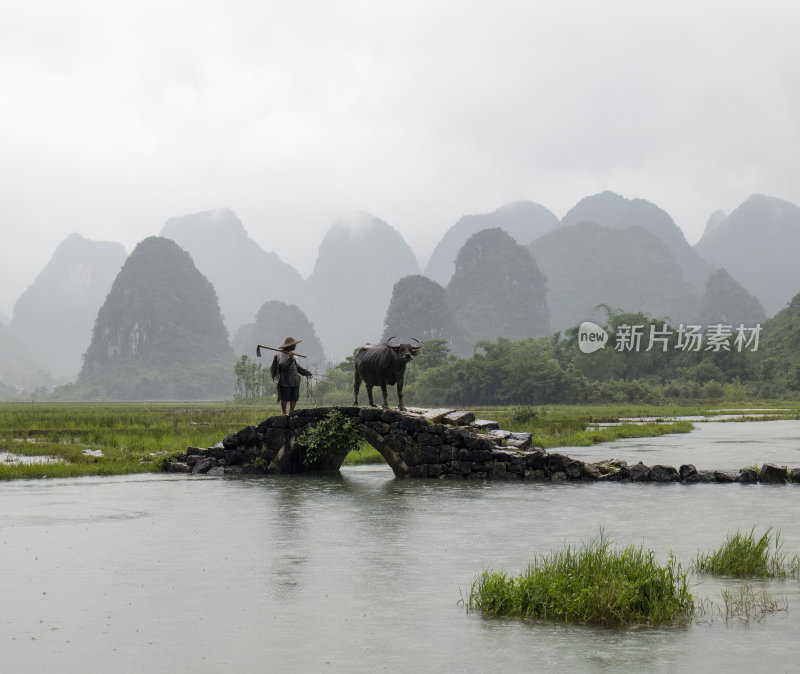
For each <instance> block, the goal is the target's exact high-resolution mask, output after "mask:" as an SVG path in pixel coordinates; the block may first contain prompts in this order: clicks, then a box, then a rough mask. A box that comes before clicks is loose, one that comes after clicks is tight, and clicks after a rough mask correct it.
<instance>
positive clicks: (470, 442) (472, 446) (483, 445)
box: [464, 435, 496, 452]
mask: <svg viewBox="0 0 800 674" xmlns="http://www.w3.org/2000/svg"><path fill="white" fill-rule="evenodd" d="M464 447H466V448H467V449H469V450H470V451H488V452H491V451H492V450H493V449H494V448H495V447H496V445H495V444H494V443H493V442H492V441H491V440H489V438H484V437H482V436H480V435H467V436H466V437H465V438H464Z"/></svg>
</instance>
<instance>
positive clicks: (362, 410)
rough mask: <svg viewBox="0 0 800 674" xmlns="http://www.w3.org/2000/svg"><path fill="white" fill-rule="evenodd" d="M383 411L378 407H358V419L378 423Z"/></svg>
mask: <svg viewBox="0 0 800 674" xmlns="http://www.w3.org/2000/svg"><path fill="white" fill-rule="evenodd" d="M382 414H383V410H382V409H381V408H380V407H359V408H358V418H359V419H361V421H380V418H381V415H382Z"/></svg>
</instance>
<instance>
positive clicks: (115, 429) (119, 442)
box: [0, 402, 800, 480]
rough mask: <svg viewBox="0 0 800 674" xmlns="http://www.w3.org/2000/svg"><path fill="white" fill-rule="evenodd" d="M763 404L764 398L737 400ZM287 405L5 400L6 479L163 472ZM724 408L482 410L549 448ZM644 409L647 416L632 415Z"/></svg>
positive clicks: (0, 467)
mask: <svg viewBox="0 0 800 674" xmlns="http://www.w3.org/2000/svg"><path fill="white" fill-rule="evenodd" d="M759 406H760V407H764V406H765V404H764V403H761V404H759V403H747V404H744V403H742V404H738V405H737V407H739V408H757V407H759ZM767 406H768V405H767ZM781 407H785V408H787V412H786V413H785V415H784V414H781V415H780V416H781V417H785V416H788V417H790V418H798V413H800V408H798V407H797V405H786V404H784V405H781ZM713 409H714V410H716V408H713ZM278 413H279V409H278V407H277V405H276V404H274V403H270V404H265V403H263V402H245V403H242V402H236V403H230V402H228V403H222V402H210V403H173V402H165V403H16V402H14V403H0V480H10V479H21V478H22V479H24V478H40V477H75V476H81V475H113V474H123V473H140V472H151V471H157V470H160V467H161V463H162V462H163V460H164V458H165V457H168V456H170V455H172V454H175V453H179V452H183V451H185V450H186V448H187V447H189V446H196V447H210V446H212V445H215V444H216V443H217V442H219V441H220V440H221V439H222V438H223V437H224V436H225V435H227V434H228V433H231V432H233V431H237V430H239V429H240V428H243V427H244V426H247V425H251V424H257V423H258V422H260V421H261V420H262V419H265V418H266V417H269V416H273V415H275V414H278ZM715 413H716V411H712V410H711V409H710V408H708V407H698V406H692V407H681V406H677V405H676V406H668V407H652V406H641V405H616V406H547V407H535V408H534V407H504V408H480V409H477V410H476V414H477V416H479V417H481V418H485V419H493V420H495V421H497V422H499V423H500V426H501V428H504V429H507V430H513V431H528V432H530V433H531V434H532V436H533V444H534V445H535V446H540V447H545V448H553V447H564V446H579V445H589V444H594V443H597V442H606V441H609V440H615V439H617V438H621V437H643V436H655V435H661V434H664V433H676V432H686V431H689V430H691V428H692V425H691V423H690V422H687V421H675V420H674V417H677V416H684V415H692V416H695V415H707V414H715ZM641 417H647V418H648V421H647V422H646V423H637V422H625V421H624V420H625V419H627V418H641ZM620 420H623V421H622V422H620ZM597 424H616V425H612V426H605V427H597V426H596V425H597ZM45 457H46V458H45ZM45 461H46V462H45ZM382 462H383V457H381V455H380V454H379V453H378V452H377V451H376V450H374V449H373V448H372V447H370V446H369V445H367V444H366V443H364V444H363V445H362V447H361V448H360V449H359V450H358V451H357V452H351V453H350V454H349V455H348V457H347V459H345V463H346V464H363V463H382Z"/></svg>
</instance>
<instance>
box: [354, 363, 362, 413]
mask: <svg viewBox="0 0 800 674" xmlns="http://www.w3.org/2000/svg"><path fill="white" fill-rule="evenodd" d="M360 388H361V375H360V374H358V370H356V376H355V378H354V379H353V407H358V389H360Z"/></svg>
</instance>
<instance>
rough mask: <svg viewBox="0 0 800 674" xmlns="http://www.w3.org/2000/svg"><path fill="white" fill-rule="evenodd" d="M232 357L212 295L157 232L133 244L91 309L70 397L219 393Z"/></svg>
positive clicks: (228, 382) (229, 385)
mask: <svg viewBox="0 0 800 674" xmlns="http://www.w3.org/2000/svg"><path fill="white" fill-rule="evenodd" d="M233 363H234V356H233V352H232V351H231V348H230V346H229V344H228V335H227V331H226V330H225V326H224V325H223V323H222V316H221V314H220V310H219V304H218V303H217V297H216V293H215V292H214V288H213V287H212V285H211V283H209V281H208V280H207V279H206V278H205V277H204V276H203V275H202V274H201V273H200V272H199V271H197V268H196V267H195V266H194V263H193V262H192V259H191V257H190V256H189V254H188V253H187V252H186V251H184V250H182V249H181V248H180V247H178V245H177V244H176V243H175V242H173V241H171V240H169V239H164V238H161V237H149V238H147V239H145V240H144V241H142V242H141V243H139V245H138V246H137V247H136V248H135V249H134V251H133V252H132V253H131V254H130V256H129V257H128V259H127V261H126V262H125V264H124V265H123V267H122V269H121V270H120V272H119V274H118V275H117V278H116V279H115V281H114V284H113V285H112V287H111V291H110V292H109V293H108V297H107V298H106V301H105V303H104V304H103V306H102V307H101V308H100V311H99V312H98V314H97V320H96V321H95V325H94V332H93V336H92V342H91V344H90V346H89V349H88V350H87V352H86V354H85V356H84V364H83V369H82V370H81V375H80V378H79V380H78V382H77V385H76V386H75V387H74V388H73V389H71V394H72V395H73V396H76V397H81V398H84V397H85V398H108V399H117V400H135V399H144V400H151V399H176V398H178V399H199V398H200V399H201V398H223V397H227V396H230V395H231V393H232V391H233V373H232V365H233Z"/></svg>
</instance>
